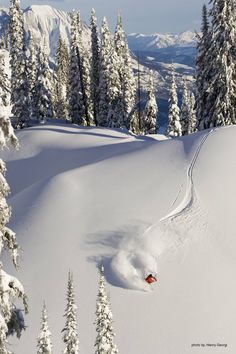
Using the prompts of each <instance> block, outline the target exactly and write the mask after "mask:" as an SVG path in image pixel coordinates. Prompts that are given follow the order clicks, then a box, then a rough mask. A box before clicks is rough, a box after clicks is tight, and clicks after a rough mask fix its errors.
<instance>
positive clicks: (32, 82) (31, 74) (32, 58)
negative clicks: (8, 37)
mask: <svg viewBox="0 0 236 354" xmlns="http://www.w3.org/2000/svg"><path fill="white" fill-rule="evenodd" d="M37 70H38V65H37V56H36V44H35V43H34V42H33V41H32V42H30V45H29V58H28V82H29V97H30V113H31V118H37V109H36V82H37Z"/></svg>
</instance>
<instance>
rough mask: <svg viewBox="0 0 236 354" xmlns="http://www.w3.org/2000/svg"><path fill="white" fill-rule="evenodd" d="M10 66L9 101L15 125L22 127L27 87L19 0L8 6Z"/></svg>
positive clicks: (27, 103) (26, 106) (25, 115)
mask: <svg viewBox="0 0 236 354" xmlns="http://www.w3.org/2000/svg"><path fill="white" fill-rule="evenodd" d="M9 14H10V24H9V34H10V66H11V103H12V114H13V116H14V117H15V118H16V126H17V127H18V128H23V127H24V126H26V125H27V124H28V123H27V121H28V120H29V118H30V117H29V112H28V105H29V102H28V93H27V92H25V90H27V89H28V83H27V75H26V68H27V65H26V50H25V38H24V19H23V12H22V10H21V8H20V0H11V6H10V12H9Z"/></svg>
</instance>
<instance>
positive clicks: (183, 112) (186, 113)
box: [180, 79, 192, 135]
mask: <svg viewBox="0 0 236 354" xmlns="http://www.w3.org/2000/svg"><path fill="white" fill-rule="evenodd" d="M191 110H192V105H191V101H190V92H189V89H188V86H187V82H186V79H184V84H183V96H182V104H181V108H180V124H181V131H182V135H188V132H189V124H190V119H191V117H190V115H191Z"/></svg>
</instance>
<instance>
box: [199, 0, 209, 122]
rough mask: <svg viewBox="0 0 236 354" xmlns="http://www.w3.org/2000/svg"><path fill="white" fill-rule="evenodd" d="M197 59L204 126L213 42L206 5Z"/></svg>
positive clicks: (200, 114)
mask: <svg viewBox="0 0 236 354" xmlns="http://www.w3.org/2000/svg"><path fill="white" fill-rule="evenodd" d="M197 39H198V43H197V49H198V54H197V60H196V116H197V119H198V121H199V124H200V125H201V126H202V128H203V126H204V124H203V121H204V120H206V119H207V117H206V114H207V113H206V112H205V106H206V102H207V97H208V88H209V87H208V80H209V78H210V77H209V73H208V68H209V63H208V52H209V44H210V42H211V30H210V26H209V21H208V12H207V7H206V5H204V6H203V9H202V27H201V35H198V36H197Z"/></svg>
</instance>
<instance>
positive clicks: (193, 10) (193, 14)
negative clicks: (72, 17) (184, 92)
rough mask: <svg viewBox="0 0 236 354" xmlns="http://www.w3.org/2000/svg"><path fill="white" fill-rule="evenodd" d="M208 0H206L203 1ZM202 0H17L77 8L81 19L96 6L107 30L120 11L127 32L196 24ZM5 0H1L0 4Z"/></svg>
mask: <svg viewBox="0 0 236 354" xmlns="http://www.w3.org/2000/svg"><path fill="white" fill-rule="evenodd" d="M207 2H208V0H207ZM203 3H204V0H119V1H118V0H52V1H49V0H43V1H40V0H31V1H30V0H21V4H22V7H24V8H25V7H27V6H29V5H32V4H44V5H46V4H47V5H52V6H54V7H56V8H58V9H61V10H72V9H76V10H80V11H81V15H82V18H83V20H85V21H87V22H88V20H89V16H90V10H91V8H92V7H94V8H95V9H96V12H97V17H98V20H99V22H100V21H101V19H102V17H103V16H107V18H108V21H109V24H110V26H111V29H113V28H114V25H115V22H116V15H117V12H118V11H121V13H122V17H123V22H124V25H125V30H126V32H127V33H131V32H139V33H140V32H141V33H145V34H150V33H155V32H172V33H178V32H182V31H185V30H189V29H190V30H195V29H198V28H199V26H200V21H201V9H202V5H203ZM8 4H9V2H8V1H6V0H3V1H1V2H0V5H1V6H2V5H3V6H8Z"/></svg>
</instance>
